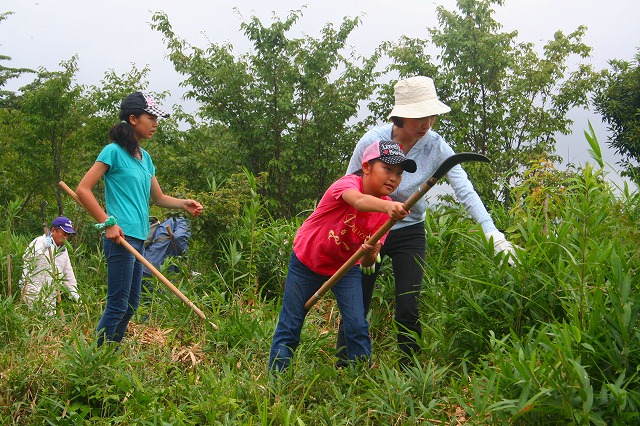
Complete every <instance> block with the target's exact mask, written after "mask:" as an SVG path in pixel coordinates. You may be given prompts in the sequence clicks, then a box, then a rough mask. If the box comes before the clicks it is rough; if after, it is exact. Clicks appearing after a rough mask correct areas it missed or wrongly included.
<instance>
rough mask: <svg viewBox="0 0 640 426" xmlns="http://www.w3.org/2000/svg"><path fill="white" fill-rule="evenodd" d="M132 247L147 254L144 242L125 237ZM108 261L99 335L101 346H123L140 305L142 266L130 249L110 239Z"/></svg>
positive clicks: (106, 247) (106, 252)
mask: <svg viewBox="0 0 640 426" xmlns="http://www.w3.org/2000/svg"><path fill="white" fill-rule="evenodd" d="M125 239H126V240H127V242H128V243H129V244H131V246H132V247H133V248H134V249H136V250H138V252H140V254H144V241H143V240H138V239H137V238H132V237H125ZM103 248H104V255H105V257H106V259H107V306H106V307H105V309H104V312H103V313H102V318H100V322H99V323H98V328H97V330H96V332H97V333H98V346H100V345H102V343H103V342H104V341H105V340H107V341H113V342H121V341H122V338H123V337H124V333H125V331H127V326H128V325H129V320H131V317H133V314H134V313H135V311H136V310H137V309H138V305H139V304H140V287H141V284H142V263H140V262H139V261H138V260H137V259H136V258H135V257H134V256H133V255H132V254H131V253H129V251H128V250H127V249H125V248H124V247H123V246H121V245H120V244H116V243H115V242H114V241H111V240H110V239H108V238H104V240H103Z"/></svg>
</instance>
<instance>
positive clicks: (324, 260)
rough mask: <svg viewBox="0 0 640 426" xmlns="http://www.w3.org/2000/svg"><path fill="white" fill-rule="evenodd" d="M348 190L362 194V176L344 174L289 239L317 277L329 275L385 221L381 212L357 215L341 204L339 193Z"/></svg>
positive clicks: (358, 213)
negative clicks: (292, 237) (318, 275)
mask: <svg viewBox="0 0 640 426" xmlns="http://www.w3.org/2000/svg"><path fill="white" fill-rule="evenodd" d="M352 189H355V190H356V191H360V192H362V190H363V188H362V177H360V176H356V175H347V176H344V177H342V178H340V179H338V180H337V181H336V182H334V183H333V184H332V185H331V186H330V187H329V189H327V192H325V193H324V195H323V196H322V199H321V200H320V203H319V204H318V207H316V209H315V210H314V211H313V213H311V216H309V217H308V218H307V220H305V221H304V223H303V224H302V226H301V227H300V228H299V229H298V232H297V233H296V238H295V239H294V240H293V251H294V252H295V254H296V256H297V257H298V259H299V260H300V261H301V262H302V263H303V264H304V265H305V266H307V267H308V268H309V269H311V270H312V271H314V272H315V273H317V274H320V275H325V276H331V275H333V274H334V273H335V272H336V271H337V270H338V269H340V267H341V266H342V265H343V264H344V262H346V261H347V260H348V259H349V258H350V257H351V256H352V255H353V253H355V252H356V251H357V250H358V249H359V248H360V247H361V246H362V243H363V242H364V240H365V239H366V238H367V237H368V236H369V235H372V234H373V233H374V232H376V231H377V230H378V229H379V228H380V227H381V226H382V225H383V224H384V223H385V222H386V221H387V220H388V219H389V216H388V215H387V214H385V213H374V212H361V211H358V210H356V209H355V208H354V207H352V206H351V205H349V203H347V202H346V201H344V199H342V194H344V193H345V192H346V191H349V190H352ZM381 198H382V199H383V200H390V199H391V198H389V197H386V196H385V197H381ZM385 238H386V235H385V236H384V237H382V238H381V239H380V242H381V243H384V240H385Z"/></svg>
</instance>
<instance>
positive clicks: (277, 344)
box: [269, 253, 371, 372]
mask: <svg viewBox="0 0 640 426" xmlns="http://www.w3.org/2000/svg"><path fill="white" fill-rule="evenodd" d="M327 279H329V277H326V276H324V275H319V274H316V273H315V272H313V271H312V270H310V269H309V268H307V267H306V266H305V265H304V264H303V263H302V262H300V261H299V260H298V258H297V257H296V255H295V254H293V253H292V254H291V259H290V261H289V272H288V274H287V280H286V282H285V288H284V296H283V298H282V309H281V310H280V318H279V320H278V326H277V327H276V331H275V333H274V334H273V341H272V343H271V353H270V354H269V371H270V372H271V371H273V370H275V371H282V370H285V369H286V368H287V367H288V366H289V363H290V362H291V358H292V357H293V351H295V349H296V348H297V347H298V344H299V343H300V332H301V331H302V324H303V323H304V318H305V316H306V315H307V309H306V308H305V307H304V304H305V303H306V302H307V300H309V298H310V297H311V296H313V295H314V294H315V292H316V291H318V289H319V288H320V286H322V284H323V283H324V282H325V281H327ZM332 291H333V294H334V295H335V298H336V302H337V303H338V309H340V314H341V316H342V322H343V328H344V336H345V341H346V342H345V345H346V351H347V359H348V360H349V361H357V360H369V359H370V358H371V339H370V338H369V323H367V320H366V318H365V315H364V304H363V302H362V275H361V273H360V267H359V266H354V267H353V268H351V269H350V270H349V271H347V273H346V274H345V275H344V276H343V277H342V278H340V280H338V282H337V283H336V284H335V285H334V286H333V288H332Z"/></svg>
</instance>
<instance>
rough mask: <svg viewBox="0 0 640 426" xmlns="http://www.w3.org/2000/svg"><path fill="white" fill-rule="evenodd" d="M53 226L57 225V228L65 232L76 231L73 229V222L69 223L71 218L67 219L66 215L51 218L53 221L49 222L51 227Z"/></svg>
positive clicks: (71, 232) (72, 232)
mask: <svg viewBox="0 0 640 426" xmlns="http://www.w3.org/2000/svg"><path fill="white" fill-rule="evenodd" d="M54 226H57V227H58V228H60V229H62V230H63V231H64V232H66V233H67V234H75V233H76V231H74V230H73V223H71V219H69V218H68V217H64V216H58V217H56V218H55V219H53V222H52V223H51V227H52V228H53V227H54Z"/></svg>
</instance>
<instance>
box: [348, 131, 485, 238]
mask: <svg viewBox="0 0 640 426" xmlns="http://www.w3.org/2000/svg"><path fill="white" fill-rule="evenodd" d="M392 129H393V124H392V123H389V124H385V125H383V126H379V127H375V128H373V129H371V130H369V131H368V132H367V133H365V134H364V136H362V138H361V139H360V140H359V141H358V143H357V144H356V147H355V149H354V150H353V155H352V156H351V160H350V161H349V167H348V168H347V174H350V173H353V172H355V171H357V170H360V169H361V168H362V156H363V154H364V150H365V149H366V148H367V147H368V146H369V145H371V144H372V143H374V142H376V141H379V140H384V141H391V140H392V139H391V130H392ZM453 154H455V152H454V151H453V149H452V148H451V146H449V144H448V143H447V142H445V140H444V138H443V137H442V136H440V135H439V134H438V133H436V132H434V131H433V130H429V131H428V132H427V134H426V135H424V136H423V137H422V138H420V139H419V140H418V142H416V144H415V145H414V146H413V147H412V148H411V149H410V150H409V152H408V153H407V158H410V159H412V160H413V161H415V162H416V164H417V166H418V170H417V171H416V172H415V173H406V172H405V173H403V174H402V182H400V185H399V186H398V188H396V190H395V191H394V192H393V193H391V195H390V197H391V198H392V199H393V200H395V201H400V202H403V203H404V202H405V201H406V200H407V199H408V198H409V197H411V195H413V193H414V192H416V190H417V189H418V188H419V187H420V185H422V184H423V183H424V182H426V181H427V180H428V179H429V178H430V177H431V176H432V175H433V173H434V172H435V171H436V169H437V168H438V166H439V165H440V163H442V162H443V161H444V160H445V159H447V158H449V157H450V156H452V155H453ZM446 178H447V181H448V182H449V185H451V188H452V189H453V192H454V194H455V196H456V198H457V199H458V201H459V202H460V203H461V204H462V205H463V206H464V208H465V209H466V211H467V213H469V215H470V216H471V217H472V218H473V219H474V220H475V221H476V222H478V223H479V224H480V226H481V227H482V230H483V231H484V232H485V233H487V232H491V231H496V230H497V228H496V226H495V224H494V223H493V219H491V216H490V215H489V212H487V209H486V208H485V206H484V204H483V203H482V200H481V199H480V197H479V196H478V193H477V192H476V191H475V189H474V188H473V185H472V184H471V181H469V179H468V177H467V174H466V173H465V171H464V170H463V169H462V167H461V166H460V165H457V166H455V167H453V168H452V169H451V170H450V171H449V172H448V173H447V175H446ZM426 209H427V200H426V198H425V197H422V198H420V199H419V200H418V202H416V204H415V205H414V206H413V207H412V208H411V211H410V212H409V216H407V217H406V218H404V219H403V220H401V221H399V222H397V223H396V224H395V225H394V226H393V228H391V229H392V230H394V229H400V228H403V227H405V226H409V225H414V224H416V223H419V222H424V220H425V216H426V214H425V212H426Z"/></svg>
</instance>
